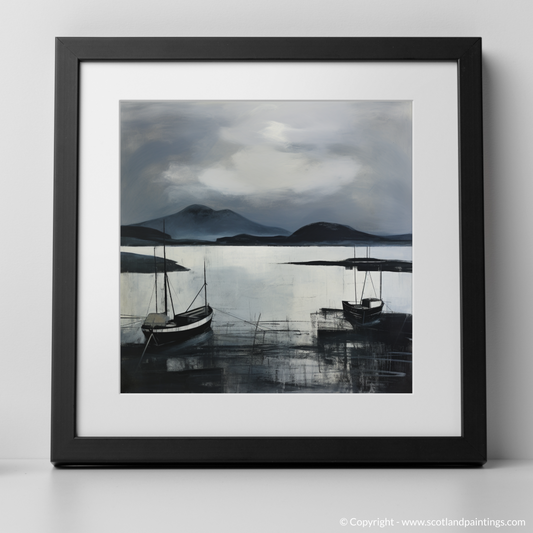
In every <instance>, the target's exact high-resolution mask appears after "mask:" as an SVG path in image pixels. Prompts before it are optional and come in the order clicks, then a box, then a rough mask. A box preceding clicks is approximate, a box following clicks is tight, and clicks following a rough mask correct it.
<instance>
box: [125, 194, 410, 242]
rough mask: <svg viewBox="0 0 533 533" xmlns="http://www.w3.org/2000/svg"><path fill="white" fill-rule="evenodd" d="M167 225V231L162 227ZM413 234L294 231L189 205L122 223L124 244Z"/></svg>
mask: <svg viewBox="0 0 533 533" xmlns="http://www.w3.org/2000/svg"><path fill="white" fill-rule="evenodd" d="M163 228H164V231H163ZM411 241H412V235H411V234H402V235H390V236H382V235H381V236H380V235H372V234H371V233H365V232H362V231H358V230H356V229H354V228H352V227H350V226H347V225H344V224H335V223H332V222H315V223H313V224H308V225H306V226H303V227H301V228H300V229H298V230H296V231H295V232H293V233H290V232H289V231H287V230H285V229H283V228H278V227H274V226H264V225H262V224H258V223H257V222H253V221H251V220H249V219H247V218H245V217H243V216H241V215H239V214H237V213H235V212H233V211H231V210H229V209H223V210H220V211H215V210H214V209H211V208H209V207H206V206H204V205H198V204H194V205H190V206H189V207H186V208H185V209H183V210H181V211H179V212H177V213H174V214H173V215H169V216H167V217H161V218H157V219H153V220H147V221H145V222H139V223H138V224H130V225H126V226H121V245H122V246H160V245H162V244H163V243H164V244H167V245H173V246H179V245H194V244H206V245H207V244H208V245H218V246H224V245H226V246H227V245H230V246H318V245H322V246H325V245H331V246H345V245H348V246H351V245H354V244H369V245H370V244H372V245H380V244H381V245H383V244H410V243H411Z"/></svg>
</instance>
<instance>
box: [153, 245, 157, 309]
mask: <svg viewBox="0 0 533 533" xmlns="http://www.w3.org/2000/svg"><path fill="white" fill-rule="evenodd" d="M155 248H156V247H155V246H154V274H155V312H156V313H157V258H156V256H155Z"/></svg>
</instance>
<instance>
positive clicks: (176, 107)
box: [120, 101, 412, 234]
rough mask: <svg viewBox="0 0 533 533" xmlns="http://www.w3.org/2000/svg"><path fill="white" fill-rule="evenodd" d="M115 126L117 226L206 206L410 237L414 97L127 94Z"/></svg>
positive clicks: (281, 222)
mask: <svg viewBox="0 0 533 533" xmlns="http://www.w3.org/2000/svg"><path fill="white" fill-rule="evenodd" d="M120 128H121V223H122V224H132V223H136V222H142V221H145V220H149V219H152V218H158V217H161V216H165V215H170V214H172V213H175V212H177V211H180V210H181V209H183V208H185V207H187V206H189V205H191V204H203V205H206V206H208V207H211V208H212V209H216V210H219V209H231V210H233V211H235V212H237V213H239V214H240V215H243V216H245V217H247V218H249V219H251V220H253V221H254V222H259V223H261V224H265V225H269V226H278V227H283V228H285V229H287V230H289V231H295V230H296V229H298V228H300V227H301V226H304V225H305V224H310V223H312V222H320V221H324V222H336V223H339V224H347V225H349V226H352V227H353V228H355V229H357V230H360V231H366V232H370V233H377V234H379V233H390V234H400V233H408V232H411V228H412V226H411V224H412V217H411V196H412V177H411V174H412V163H411V159H412V154H411V152H412V140H411V139H412V113H411V102H405V101H391V102H386V101H335V102H326V101H323V102H310V101H234V102H215V101H213V102H206V101H190V102H183V101H123V102H121V104H120Z"/></svg>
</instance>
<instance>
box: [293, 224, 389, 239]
mask: <svg viewBox="0 0 533 533" xmlns="http://www.w3.org/2000/svg"><path fill="white" fill-rule="evenodd" d="M382 240H383V239H382V238H381V237H378V236H377V235H371V234H370V233H364V232H362V231H357V230H356V229H353V228H352V227H350V226H345V225H344V224H334V223H332V222H315V223H314V224H308V225H307V226H304V227H303V228H300V229H298V230H296V231H295V232H294V233H293V234H292V235H291V236H290V237H287V241H288V242H296V243H303V242H320V243H324V242H338V241H363V242H369V241H371V242H374V241H382Z"/></svg>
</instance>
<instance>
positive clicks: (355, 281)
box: [353, 246, 357, 303]
mask: <svg viewBox="0 0 533 533" xmlns="http://www.w3.org/2000/svg"><path fill="white" fill-rule="evenodd" d="M353 292H354V303H357V267H356V266H355V246H354V247H353Z"/></svg>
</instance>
